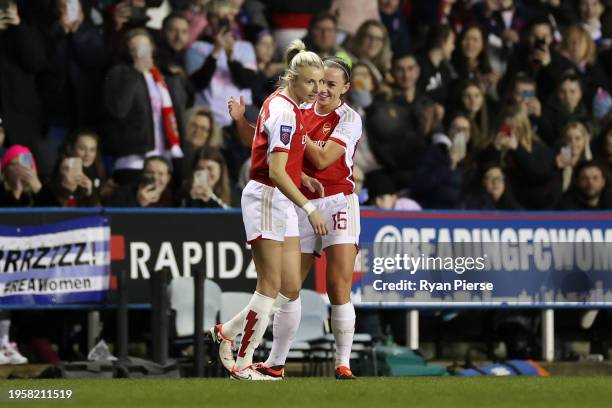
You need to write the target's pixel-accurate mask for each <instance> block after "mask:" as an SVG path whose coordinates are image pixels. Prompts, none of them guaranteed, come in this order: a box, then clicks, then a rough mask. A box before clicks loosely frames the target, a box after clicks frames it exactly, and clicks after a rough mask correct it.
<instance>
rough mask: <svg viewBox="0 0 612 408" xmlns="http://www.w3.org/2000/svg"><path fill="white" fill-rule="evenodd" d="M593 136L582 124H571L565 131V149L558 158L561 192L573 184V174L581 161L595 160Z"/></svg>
mask: <svg viewBox="0 0 612 408" xmlns="http://www.w3.org/2000/svg"><path fill="white" fill-rule="evenodd" d="M590 142H591V135H590V134H589V131H588V130H587V128H586V127H585V126H584V125H583V124H582V123H580V122H570V123H568V124H567V125H566V126H565V129H563V147H562V148H561V150H560V152H559V154H558V155H557V158H556V163H557V167H558V168H559V170H560V171H561V179H562V184H561V190H562V191H563V192H565V191H567V190H568V188H569V187H570V184H571V182H572V173H573V171H574V169H575V168H576V166H577V165H578V163H580V162H581V161H585V160H588V161H591V160H593V154H592V153H591V146H590Z"/></svg>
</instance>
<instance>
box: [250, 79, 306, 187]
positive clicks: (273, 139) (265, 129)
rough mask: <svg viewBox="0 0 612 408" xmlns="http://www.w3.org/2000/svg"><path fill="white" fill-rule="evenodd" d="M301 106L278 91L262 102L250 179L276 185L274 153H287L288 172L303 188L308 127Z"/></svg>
mask: <svg viewBox="0 0 612 408" xmlns="http://www.w3.org/2000/svg"><path fill="white" fill-rule="evenodd" d="M302 120H303V119H302V112H301V111H300V108H299V107H298V105H296V104H295V102H293V101H292V100H291V99H290V98H288V97H287V96H285V95H283V94H281V93H280V90H277V91H276V92H274V93H273V94H272V95H270V96H269V97H268V98H267V99H266V100H265V101H264V103H263V105H262V107H261V110H260V111H259V117H258V118H257V125H256V126H255V138H254V139H253V145H252V148H251V172H250V177H251V180H255V181H258V182H260V183H263V184H267V185H269V186H273V185H274V184H273V183H272V180H270V177H269V167H268V164H269V163H270V155H271V154H272V152H287V153H288V154H289V158H288V159H287V165H286V166H285V171H286V172H287V174H288V175H289V177H291V180H293V182H294V183H295V185H296V186H298V187H300V185H301V184H302V182H301V175H302V160H303V158H304V145H305V142H306V127H305V126H304V124H303V122H302Z"/></svg>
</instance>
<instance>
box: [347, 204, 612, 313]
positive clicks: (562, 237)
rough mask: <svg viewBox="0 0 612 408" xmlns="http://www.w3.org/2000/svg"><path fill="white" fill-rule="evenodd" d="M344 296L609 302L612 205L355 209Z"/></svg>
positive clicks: (389, 301)
mask: <svg viewBox="0 0 612 408" xmlns="http://www.w3.org/2000/svg"><path fill="white" fill-rule="evenodd" d="M361 220H362V225H361V239H360V247H361V251H360V255H359V257H358V262H357V265H356V272H357V274H356V275H357V276H358V279H356V281H355V283H354V285H353V297H354V300H356V301H357V302H360V303H362V304H373V305H402V304H404V305H406V306H500V305H512V306H528V307H557V306H559V307H562V306H584V307H589V306H593V307H601V306H606V305H607V306H610V305H612V213H586V212H563V213H560V212H542V213H526V212H525V213H517V212H498V213H477V212H412V213H398V212H390V211H375V210H364V211H362V218H361Z"/></svg>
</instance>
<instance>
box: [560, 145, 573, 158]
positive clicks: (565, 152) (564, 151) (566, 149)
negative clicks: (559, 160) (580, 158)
mask: <svg viewBox="0 0 612 408" xmlns="http://www.w3.org/2000/svg"><path fill="white" fill-rule="evenodd" d="M561 156H563V158H564V159H566V160H570V159H571V158H572V146H569V145H568V146H563V147H562V148H561Z"/></svg>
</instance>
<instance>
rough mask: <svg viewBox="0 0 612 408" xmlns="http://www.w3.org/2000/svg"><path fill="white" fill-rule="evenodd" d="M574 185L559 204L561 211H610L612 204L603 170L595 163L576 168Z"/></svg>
mask: <svg viewBox="0 0 612 408" xmlns="http://www.w3.org/2000/svg"><path fill="white" fill-rule="evenodd" d="M575 172H576V176H575V178H574V184H573V186H572V188H570V190H569V191H567V192H566V193H565V194H564V195H563V198H562V199H561V201H560V202H559V204H558V209H560V210H574V211H575V210H580V211H583V210H610V209H612V202H611V200H610V194H609V192H608V191H607V188H606V184H607V181H606V178H605V177H604V173H603V170H602V169H601V167H599V165H597V164H596V163H595V162H593V161H585V162H582V163H580V164H579V165H578V166H577V167H576V170H575Z"/></svg>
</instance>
